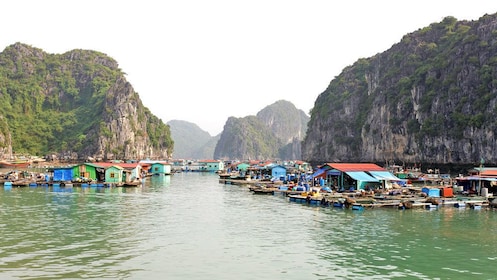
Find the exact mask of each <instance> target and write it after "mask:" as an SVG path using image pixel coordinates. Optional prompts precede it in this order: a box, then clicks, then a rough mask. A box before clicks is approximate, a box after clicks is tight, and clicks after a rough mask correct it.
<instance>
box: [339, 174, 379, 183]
mask: <svg viewBox="0 0 497 280" xmlns="http://www.w3.org/2000/svg"><path fill="white" fill-rule="evenodd" d="M345 173H347V175H349V176H350V177H352V179H354V180H357V181H363V182H379V181H378V179H376V178H374V177H371V176H369V175H368V174H367V173H366V172H363V171H350V172H345Z"/></svg>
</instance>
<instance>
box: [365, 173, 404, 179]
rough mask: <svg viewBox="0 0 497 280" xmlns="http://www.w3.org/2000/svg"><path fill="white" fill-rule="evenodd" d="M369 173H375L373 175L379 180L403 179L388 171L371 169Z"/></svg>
mask: <svg viewBox="0 0 497 280" xmlns="http://www.w3.org/2000/svg"><path fill="white" fill-rule="evenodd" d="M369 174H371V175H373V177H375V178H376V179H378V180H387V181H402V180H401V179H400V178H398V177H397V176H395V175H393V174H392V173H390V172H388V171H369Z"/></svg>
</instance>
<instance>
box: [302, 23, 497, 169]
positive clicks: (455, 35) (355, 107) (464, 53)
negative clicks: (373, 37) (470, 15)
mask: <svg viewBox="0 0 497 280" xmlns="http://www.w3.org/2000/svg"><path fill="white" fill-rule="evenodd" d="M496 106H497V16H496V15H495V14H494V15H485V16H483V17H481V18H480V19H479V20H478V21H457V19H455V18H453V17H447V18H445V19H444V20H443V21H441V22H440V23H433V24H431V25H430V26H427V27H424V28H422V29H419V30H417V31H415V32H413V33H410V34H407V35H405V36H404V37H403V38H402V40H401V41H400V42H399V43H397V44H395V45H393V46H392V47H391V48H390V49H388V50H386V51H385V52H383V53H379V54H377V55H375V56H373V57H370V58H365V59H359V60H358V61H357V62H356V63H354V64H353V65H351V66H349V67H347V68H345V69H344V70H343V72H342V73H341V74H340V75H339V76H337V77H336V78H335V79H333V80H332V81H331V82H330V84H329V86H328V88H327V89H326V90H325V91H324V92H323V93H322V94H321V95H319V97H318V98H317V100H316V101H315V106H314V108H313V109H312V111H311V120H310V122H309V124H308V130H307V135H306V138H305V140H304V142H303V148H302V149H303V150H302V154H303V159H305V160H308V161H310V162H315V163H322V162H332V161H343V162H365V161H367V162H385V161H390V160H394V161H398V162H400V161H401V162H431V163H441V164H446V163H462V164H466V163H479V162H480V160H481V159H482V158H483V159H484V160H485V161H486V162H487V163H492V162H493V163H496V162H497V153H496V152H495V151H496V148H497V137H496V132H497V122H496V119H497V118H496V117H497V114H496Z"/></svg>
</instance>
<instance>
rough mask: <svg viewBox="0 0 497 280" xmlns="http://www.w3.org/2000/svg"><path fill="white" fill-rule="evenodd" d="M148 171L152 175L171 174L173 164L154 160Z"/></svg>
mask: <svg viewBox="0 0 497 280" xmlns="http://www.w3.org/2000/svg"><path fill="white" fill-rule="evenodd" d="M148 173H150V174H152V175H170V174H171V164H169V163H167V162H163V161H159V162H154V163H152V164H151V165H150V168H149V169H148Z"/></svg>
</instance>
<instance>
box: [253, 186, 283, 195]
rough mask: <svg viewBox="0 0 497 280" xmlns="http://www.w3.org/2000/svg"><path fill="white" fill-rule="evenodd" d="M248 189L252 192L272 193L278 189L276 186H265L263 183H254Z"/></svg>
mask: <svg viewBox="0 0 497 280" xmlns="http://www.w3.org/2000/svg"><path fill="white" fill-rule="evenodd" d="M249 190H250V191H251V192H253V193H254V194H274V192H275V191H277V190H278V188H276V187H266V186H264V185H260V184H258V185H255V186H251V187H249Z"/></svg>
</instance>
